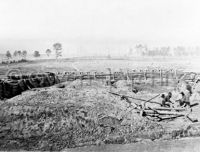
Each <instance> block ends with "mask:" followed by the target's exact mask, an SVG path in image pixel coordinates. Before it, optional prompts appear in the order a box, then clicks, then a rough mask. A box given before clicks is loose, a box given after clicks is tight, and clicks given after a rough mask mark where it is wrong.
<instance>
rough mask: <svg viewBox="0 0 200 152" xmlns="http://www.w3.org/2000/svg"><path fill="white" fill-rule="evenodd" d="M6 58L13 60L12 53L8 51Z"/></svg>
mask: <svg viewBox="0 0 200 152" xmlns="http://www.w3.org/2000/svg"><path fill="white" fill-rule="evenodd" d="M6 57H7V59H8V60H9V59H10V58H12V55H11V53H10V51H7V52H6Z"/></svg>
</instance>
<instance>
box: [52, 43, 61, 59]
mask: <svg viewBox="0 0 200 152" xmlns="http://www.w3.org/2000/svg"><path fill="white" fill-rule="evenodd" d="M53 48H54V50H55V55H56V60H57V59H58V57H60V56H62V51H61V50H62V44H61V43H55V44H53Z"/></svg>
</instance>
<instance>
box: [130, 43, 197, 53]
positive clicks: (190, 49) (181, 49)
mask: <svg viewBox="0 0 200 152" xmlns="http://www.w3.org/2000/svg"><path fill="white" fill-rule="evenodd" d="M133 52H134V51H133V49H132V48H130V50H129V55H131V54H133ZM134 53H136V54H138V55H140V56H194V55H195V56H198V55H200V47H184V46H177V47H170V46H164V47H155V48H150V47H148V46H147V45H143V44H138V45H136V46H135V52H134Z"/></svg>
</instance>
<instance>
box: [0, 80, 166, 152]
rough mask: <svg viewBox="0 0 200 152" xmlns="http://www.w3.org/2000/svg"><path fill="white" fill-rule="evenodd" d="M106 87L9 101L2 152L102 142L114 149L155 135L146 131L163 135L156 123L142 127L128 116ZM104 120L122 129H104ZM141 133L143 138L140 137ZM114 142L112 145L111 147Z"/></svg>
mask: <svg viewBox="0 0 200 152" xmlns="http://www.w3.org/2000/svg"><path fill="white" fill-rule="evenodd" d="M74 83H75V84H77V83H79V82H74ZM84 83H86V82H84ZM86 84H87V83H86ZM73 85H74V84H73ZM101 86H102V85H101V84H98V85H91V86H87V85H84V87H81V88H76V87H75V88H74V87H71V85H69V86H67V87H65V88H56V87H51V88H43V89H35V90H32V91H27V92H24V93H23V94H22V95H19V96H16V97H14V98H12V99H9V100H7V101H5V102H4V103H2V104H1V107H0V119H1V121H0V122H1V123H0V137H1V138H0V143H1V147H0V148H1V150H14V149H15V150H19V149H23V150H61V149H63V148H65V147H76V146H83V145H91V144H96V142H97V141H103V142H105V143H113V142H114V141H110V140H111V139H113V138H111V137H112V136H115V135H116V136H123V137H125V139H126V138H127V139H126V140H123V139H121V138H119V139H117V140H116V142H117V143H118V142H121V141H123V142H127V141H128V142H131V141H132V140H133V138H136V137H138V136H140V135H142V136H144V134H145V133H146V134H150V133H149V131H148V130H145V128H148V129H149V128H151V132H153V131H155V130H157V131H160V132H161V131H162V128H161V127H160V126H158V125H157V124H156V123H153V122H151V121H148V120H145V121H143V122H140V119H141V118H137V119H136V114H135V113H134V112H133V111H129V112H127V111H126V108H127V106H128V105H127V104H126V103H124V102H123V101H121V100H120V98H118V97H115V96H113V95H110V94H109V93H108V88H106V87H101ZM101 116H105V118H106V117H107V118H109V119H105V120H104V122H105V123H109V122H108V121H110V122H116V124H117V125H116V126H115V127H114V128H113V127H112V126H109V125H107V126H105V125H103V126H102V125H100V121H101ZM133 118H135V119H134V120H133ZM118 122H120V123H118ZM137 122H138V123H137ZM136 126H137V127H136ZM148 126H149V127H148ZM159 128H160V129H159ZM138 130H140V132H143V134H137V136H136V132H137V133H139V132H138ZM144 131H146V132H145V133H144ZM151 136H152V135H151ZM108 137H110V138H109V141H110V142H106V141H107V139H108ZM113 140H114V139H113ZM119 140H120V141H119Z"/></svg>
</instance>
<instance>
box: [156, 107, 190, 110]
mask: <svg viewBox="0 0 200 152" xmlns="http://www.w3.org/2000/svg"><path fill="white" fill-rule="evenodd" d="M153 109H154V110H162V111H185V110H186V109H185V108H165V107H160V108H153Z"/></svg>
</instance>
